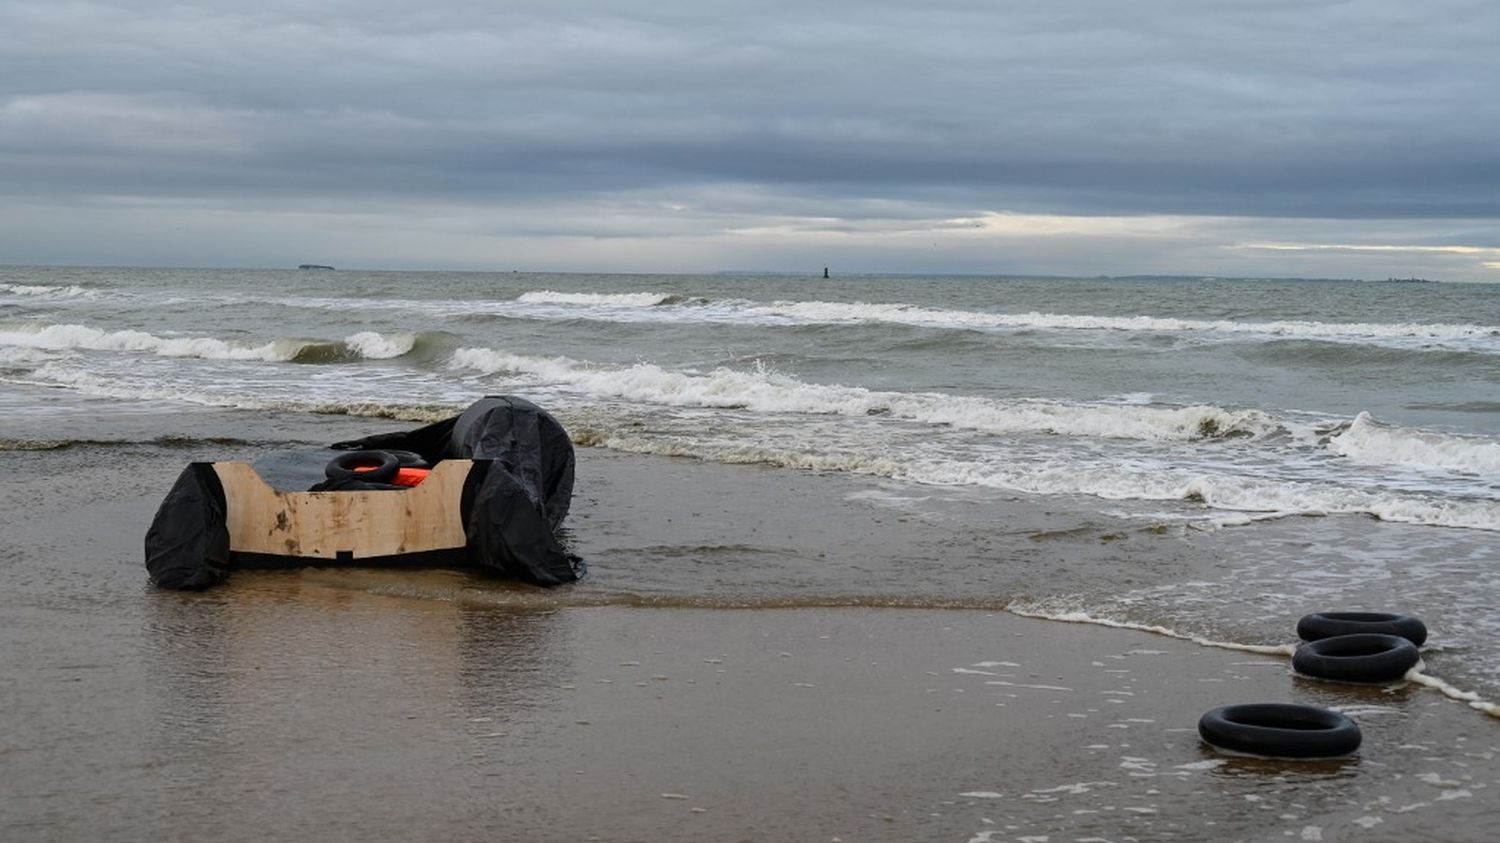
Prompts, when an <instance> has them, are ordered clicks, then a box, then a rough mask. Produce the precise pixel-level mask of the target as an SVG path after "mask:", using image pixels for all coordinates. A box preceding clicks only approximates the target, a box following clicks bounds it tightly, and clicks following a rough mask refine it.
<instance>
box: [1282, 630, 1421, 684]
mask: <svg viewBox="0 0 1500 843" xmlns="http://www.w3.org/2000/svg"><path fill="white" fill-rule="evenodd" d="M1421 658H1422V656H1421V654H1420V653H1418V652H1417V645H1415V644H1413V643H1411V642H1410V641H1407V640H1406V639H1405V638H1402V637H1401V636H1399V635H1376V634H1374V633H1368V632H1363V633H1358V634H1355V635H1335V636H1333V637H1332V638H1321V639H1319V640H1317V641H1309V642H1307V643H1306V644H1303V645H1302V646H1301V647H1298V648H1297V652H1296V654H1295V655H1293V656H1292V669H1293V670H1295V671H1297V672H1298V673H1300V674H1302V675H1304V676H1315V677H1317V678H1318V679H1337V680H1339V681H1341V682H1390V681H1392V680H1395V679H1400V678H1401V677H1403V676H1405V675H1406V672H1407V671H1408V670H1411V669H1412V668H1413V667H1415V666H1416V664H1417V662H1418V661H1419V660H1420V659H1421Z"/></svg>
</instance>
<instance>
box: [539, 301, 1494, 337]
mask: <svg viewBox="0 0 1500 843" xmlns="http://www.w3.org/2000/svg"><path fill="white" fill-rule="evenodd" d="M671 300H672V297H671V296H669V295H665V294H662V293H655V292H639V293H560V292H553V291H550V290H539V291H533V292H528V293H523V294H521V295H520V296H519V297H518V298H517V299H516V301H517V302H520V303H526V304H568V305H577V306H580V310H582V309H584V308H586V307H590V306H591V307H597V308H599V309H600V310H601V312H600V313H599V314H598V316H599V317H600V318H604V319H609V320H625V321H630V320H633V319H651V320H660V319H662V318H666V317H667V314H664V313H662V312H660V309H659V308H657V309H656V310H654V311H653V312H651V313H649V314H648V313H635V314H631V313H626V312H620V311H622V310H623V309H629V308H656V306H658V305H663V304H668V303H669V302H671ZM694 305H695V306H693V307H678V308H670V310H671V314H670V317H671V318H674V319H679V320H682V321H710V322H736V323H747V322H749V323H760V324H778V323H779V324H851V323H871V322H873V323H889V324H899V325H910V326H913V327H923V328H938V329H945V328H946V329H956V330H1051V331H1119V332H1154V333H1212V334H1255V335H1262V336H1273V337H1289V338H1301V339H1314V340H1317V339H1322V340H1338V341H1351V340H1352V341H1380V340H1402V341H1412V340H1415V341H1425V342H1447V341H1453V342H1461V343H1463V344H1464V345H1465V347H1469V346H1472V345H1473V344H1474V343H1476V342H1477V343H1479V344H1480V345H1481V346H1482V347H1486V348H1487V347H1488V346H1489V345H1490V344H1491V343H1493V344H1494V345H1495V347H1496V348H1497V349H1500V326H1496V325H1480V324H1462V323H1459V324H1455V323H1420V322H1396V323H1386V322H1322V321H1316V320H1272V321H1266V322H1253V321H1245V322H1241V321H1235V320H1231V319H1183V318H1176V317H1170V316H1148V315H1127V316H1119V315H1096V314H1078V313H1043V312H1039V311H1030V312H1026V313H996V312H990V311H975V310H952V309H935V308H927V307H920V306H917V305H912V304H902V303H878V302H862V301H851V302H839V301H774V302H755V301H748V300H743V299H719V300H714V301H709V302H706V303H705V302H700V301H695V302H694ZM698 305H706V306H698Z"/></svg>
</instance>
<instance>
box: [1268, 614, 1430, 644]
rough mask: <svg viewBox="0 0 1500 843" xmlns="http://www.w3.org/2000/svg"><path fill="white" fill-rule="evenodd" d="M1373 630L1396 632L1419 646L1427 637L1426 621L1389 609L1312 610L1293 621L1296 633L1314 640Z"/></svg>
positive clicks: (1382, 633) (1305, 639)
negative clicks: (1388, 610)
mask: <svg viewBox="0 0 1500 843" xmlns="http://www.w3.org/2000/svg"><path fill="white" fill-rule="evenodd" d="M1356 632H1373V633H1375V634H1377V635H1399V636H1401V637H1402V638H1405V639H1406V640H1407V641H1410V642H1411V643H1413V644H1415V645H1417V646H1418V647H1420V646H1422V645H1423V644H1424V643H1426V641H1427V625H1426V624H1424V623H1422V622H1421V621H1420V620H1418V619H1416V618H1414V617H1412V616H1411V615H1397V614H1393V613H1390V612H1314V613H1312V614H1311V615H1306V616H1304V617H1303V618H1302V620H1299V621H1297V637H1298V638H1301V639H1302V640H1303V641H1318V640H1321V639H1323V638H1332V637H1333V636H1335V635H1353V634H1354V633H1356Z"/></svg>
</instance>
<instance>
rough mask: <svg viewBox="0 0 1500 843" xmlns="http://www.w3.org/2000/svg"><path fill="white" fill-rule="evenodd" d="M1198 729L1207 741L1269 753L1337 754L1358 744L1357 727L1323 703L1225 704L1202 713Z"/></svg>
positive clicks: (1277, 755) (1252, 752)
mask: <svg viewBox="0 0 1500 843" xmlns="http://www.w3.org/2000/svg"><path fill="white" fill-rule="evenodd" d="M1198 734H1199V736H1201V737H1202V738H1203V740H1204V741H1205V742H1206V743H1208V744H1209V745H1211V746H1215V747H1218V748H1220V749H1226V750H1229V751H1231V752H1243V753H1247V754H1250V755H1262V756H1268V757H1271V758H1338V757H1340V756H1344V755H1349V754H1350V753H1352V752H1354V751H1355V750H1357V749H1359V744H1360V741H1361V740H1362V739H1363V737H1362V736H1361V734H1360V731H1359V726H1358V725H1357V724H1356V723H1355V722H1354V721H1353V720H1350V719H1349V718H1348V717H1346V716H1345V715H1343V714H1340V713H1338V712H1337V711H1331V710H1329V709H1326V708H1318V707H1316V706H1310V705H1294V704H1291V703H1250V704H1246V705H1227V706H1224V707H1222V708H1216V709H1214V710H1213V711H1210V712H1208V713H1207V714H1204V715H1203V717H1202V718H1201V719H1199V721H1198Z"/></svg>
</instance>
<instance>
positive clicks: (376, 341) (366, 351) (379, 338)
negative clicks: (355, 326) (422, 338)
mask: <svg viewBox="0 0 1500 843" xmlns="http://www.w3.org/2000/svg"><path fill="white" fill-rule="evenodd" d="M416 343H417V336H416V334H377V333H375V332H374V331H360V332H359V333H357V334H352V335H350V336H347V337H344V345H345V346H346V347H348V348H349V350H350V351H352V352H354V353H355V354H357V355H359V356H360V357H363V358H364V359H366V360H390V359H392V358H395V357H400V356H401V355H403V354H406V353H408V352H410V351H411V350H412V348H413V347H415V346H416Z"/></svg>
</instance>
